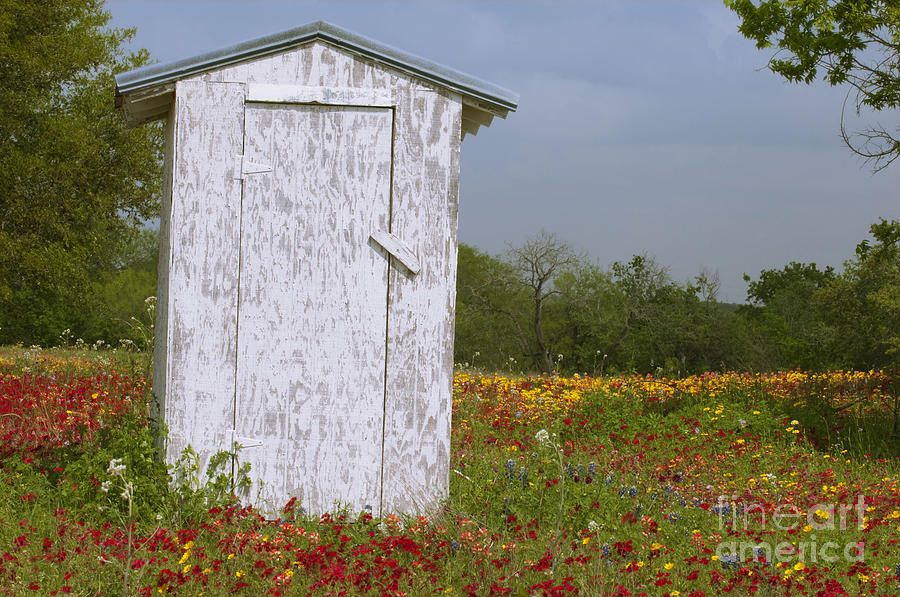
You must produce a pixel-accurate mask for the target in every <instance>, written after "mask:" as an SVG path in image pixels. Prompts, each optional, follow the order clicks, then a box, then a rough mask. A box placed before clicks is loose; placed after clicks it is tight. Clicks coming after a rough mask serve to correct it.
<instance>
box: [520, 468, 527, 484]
mask: <svg viewBox="0 0 900 597" xmlns="http://www.w3.org/2000/svg"><path fill="white" fill-rule="evenodd" d="M519 481H521V482H522V488H523V489H524V488H526V487H528V471H526V470H525V467H524V466H523V467H522V468H520V469H519Z"/></svg>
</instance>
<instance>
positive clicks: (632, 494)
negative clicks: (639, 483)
mask: <svg viewBox="0 0 900 597" xmlns="http://www.w3.org/2000/svg"><path fill="white" fill-rule="evenodd" d="M628 495H630V496H631V497H634V496H636V495H637V488H635V487H632V488H631V489H629V490H628Z"/></svg>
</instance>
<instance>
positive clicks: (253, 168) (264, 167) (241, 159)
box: [234, 155, 272, 180]
mask: <svg viewBox="0 0 900 597" xmlns="http://www.w3.org/2000/svg"><path fill="white" fill-rule="evenodd" d="M234 159H235V160H237V162H236V165H237V167H236V168H235V172H236V173H237V174H236V175H235V177H234V178H235V179H240V180H243V179H245V178H247V175H249V174H265V173H266V172H271V171H272V166H270V165H268V164H260V163H259V162H251V161H250V160H249V159H248V158H247V156H245V155H237V156H234Z"/></svg>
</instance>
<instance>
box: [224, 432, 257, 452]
mask: <svg viewBox="0 0 900 597" xmlns="http://www.w3.org/2000/svg"><path fill="white" fill-rule="evenodd" d="M226 439H227V440H228V449H229V450H231V449H232V448H233V447H234V445H235V444H237V449H238V450H241V449H243V448H256V447H259V446H261V445H263V441H262V440H261V439H256V438H253V437H241V436H239V435H235V432H234V429H229V430H228V432H227V435H226Z"/></svg>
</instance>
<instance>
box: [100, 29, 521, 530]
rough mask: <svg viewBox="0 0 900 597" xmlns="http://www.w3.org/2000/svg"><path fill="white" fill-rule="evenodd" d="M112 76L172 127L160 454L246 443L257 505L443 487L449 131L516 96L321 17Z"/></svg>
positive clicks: (408, 495)
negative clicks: (164, 429)
mask: <svg viewBox="0 0 900 597" xmlns="http://www.w3.org/2000/svg"><path fill="white" fill-rule="evenodd" d="M116 83H117V93H116V102H117V105H118V106H120V107H121V108H122V109H123V110H124V113H125V117H126V119H127V121H128V123H129V124H130V125H140V124H142V123H146V122H150V121H154V120H159V119H162V120H164V121H165V125H166V128H165V130H166V134H165V136H166V149H165V181H164V193H163V197H162V202H161V204H162V210H161V213H162V215H161V222H160V267H159V289H158V307H157V310H158V316H157V321H156V352H155V355H154V372H153V388H154V393H155V394H156V397H157V401H158V404H159V409H160V411H161V412H160V415H161V417H162V418H163V420H164V422H165V424H166V427H167V428H168V440H167V445H166V447H165V454H166V459H167V460H168V461H169V462H173V461H174V460H176V459H177V458H178V457H179V455H180V454H181V452H182V451H183V450H184V449H185V448H186V447H187V446H188V445H190V446H191V447H192V448H193V449H194V450H195V451H196V452H197V453H198V454H199V456H200V460H201V466H205V465H206V463H207V462H208V460H209V458H210V456H211V455H213V454H215V453H216V452H218V451H220V450H227V449H229V448H230V447H231V446H232V445H233V442H237V443H238V444H240V446H241V448H240V450H239V451H238V458H239V461H241V462H249V463H250V465H251V467H252V469H251V478H252V479H253V489H252V493H251V495H250V501H251V502H253V503H254V504H255V505H257V506H258V507H259V508H260V509H262V510H263V511H266V512H275V511H277V509H279V508H280V507H281V506H282V505H283V504H284V503H285V502H287V500H288V499H289V498H290V497H292V496H296V497H297V498H298V500H299V502H300V504H302V505H303V506H304V507H305V508H306V509H307V510H308V511H310V512H323V511H327V510H332V509H333V508H334V507H335V505H336V504H338V503H340V504H343V505H347V506H349V507H350V508H352V509H356V510H362V509H364V508H369V509H371V510H372V511H373V513H375V514H376V515H378V514H387V513H389V512H398V511H400V512H414V511H418V510H422V509H425V508H427V507H428V506H429V505H432V504H434V503H435V501H436V500H439V499H440V498H442V497H444V496H446V494H447V491H448V483H449V463H450V411H451V403H452V398H451V389H452V367H453V322H454V300H455V282H456V254H457V233H456V232H457V189H458V177H459V148H460V142H461V140H462V137H463V136H464V135H465V134H467V133H468V134H474V133H475V132H476V131H477V130H478V128H479V126H487V125H488V124H490V122H491V120H492V119H493V118H494V117H495V116H499V117H501V118H505V117H506V115H507V113H508V112H510V111H513V110H515V108H516V102H517V97H516V95H515V94H513V93H510V92H509V91H506V90H504V89H502V88H499V87H496V86H494V85H491V84H489V83H485V82H483V81H479V80H477V79H474V78H472V77H469V76H467V75H463V74H461V73H459V72H456V71H454V70H451V69H448V68H446V67H443V66H439V65H437V64H434V63H432V62H429V61H427V60H423V59H421V58H418V57H415V56H411V55H409V54H406V53H404V52H401V51H398V50H396V49H393V48H390V47H388V46H385V45H383V44H380V43H378V42H375V41H372V40H370V39H366V38H364V37H361V36H359V35H356V34H353V33H350V32H347V31H345V30H342V29H339V28H338V27H335V26H333V25H330V24H327V23H323V22H317V23H312V24H310V25H306V26H304V27H300V28H297V29H293V30H291V31H287V32H285V33H281V34H277V35H272V36H269V37H264V38H260V39H256V40H253V41H250V42H246V43H242V44H239V45H236V46H233V47H229V48H225V49H223V50H220V51H216V52H212V53H209V54H205V55H203V56H198V57H195V58H189V59H186V60H182V61H179V62H175V63H172V64H163V65H154V66H149V67H145V68H142V69H139V70H135V71H132V72H129V73H125V74H122V75H119V76H117V77H116Z"/></svg>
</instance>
